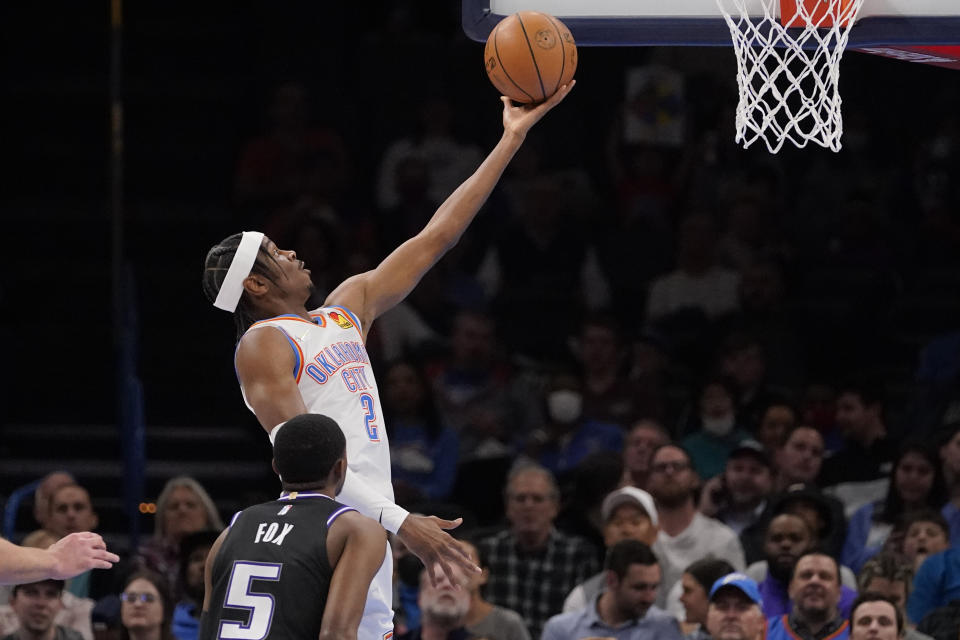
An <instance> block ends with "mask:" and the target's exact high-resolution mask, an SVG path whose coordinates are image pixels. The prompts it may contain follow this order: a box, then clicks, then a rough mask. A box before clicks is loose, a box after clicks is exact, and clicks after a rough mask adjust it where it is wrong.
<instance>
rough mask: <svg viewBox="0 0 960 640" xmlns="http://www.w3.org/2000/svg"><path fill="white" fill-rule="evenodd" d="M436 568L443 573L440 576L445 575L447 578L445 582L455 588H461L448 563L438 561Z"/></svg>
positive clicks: (457, 577)
mask: <svg viewBox="0 0 960 640" xmlns="http://www.w3.org/2000/svg"><path fill="white" fill-rule="evenodd" d="M437 567H439V569H440V570H441V571H442V572H443V573H442V574H441V575H445V576H446V577H447V580H448V581H449V582H450V584H452V585H456V586H457V587H462V586H463V585H462V584H460V580H459V576H458V575H457V574H456V572H454V570H453V567H452V566H450V564H449V563H447V562H444V561H443V560H438V561H437Z"/></svg>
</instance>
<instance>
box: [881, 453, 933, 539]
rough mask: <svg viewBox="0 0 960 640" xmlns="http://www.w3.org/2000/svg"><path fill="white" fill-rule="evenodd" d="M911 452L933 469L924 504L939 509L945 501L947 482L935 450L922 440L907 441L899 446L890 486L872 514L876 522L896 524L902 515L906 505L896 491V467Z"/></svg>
mask: <svg viewBox="0 0 960 640" xmlns="http://www.w3.org/2000/svg"><path fill="white" fill-rule="evenodd" d="M911 453H915V454H918V455H920V456H921V457H922V458H923V459H924V460H926V461H927V463H929V464H930V466H931V468H932V469H933V484H932V485H931V487H930V491H929V492H928V493H927V497H926V499H925V500H924V502H925V504H926V506H927V507H929V508H931V509H939V508H940V507H942V506H943V504H944V503H945V502H946V501H947V497H948V496H947V484H946V482H945V481H944V479H943V470H942V468H941V466H940V458H939V456H938V455H937V452H936V451H934V450H933V449H931V448H930V447H929V446H927V445H926V444H924V443H922V442H908V443H906V444H904V445H903V446H902V447H901V448H900V451H899V453H898V454H897V457H896V459H895V460H894V462H893V471H892V472H891V474H890V488H889V489H887V497H886V498H885V499H884V501H883V508H882V509H877V510H876V511H875V512H874V514H873V519H874V520H876V521H877V522H888V523H891V524H896V523H897V522H898V521H899V520H900V519H901V518H902V517H903V515H904V511H905V509H906V507H905V505H904V504H903V498H901V497H900V492H899V491H897V468H898V467H899V466H900V463H901V462H902V461H903V459H904V458H905V457H907V455H909V454H911Z"/></svg>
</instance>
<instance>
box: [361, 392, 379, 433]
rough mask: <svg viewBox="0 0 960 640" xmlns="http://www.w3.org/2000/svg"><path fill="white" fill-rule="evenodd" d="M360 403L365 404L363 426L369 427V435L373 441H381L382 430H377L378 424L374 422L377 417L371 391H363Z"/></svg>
mask: <svg viewBox="0 0 960 640" xmlns="http://www.w3.org/2000/svg"><path fill="white" fill-rule="evenodd" d="M360 404H361V405H363V426H364V427H366V428H367V437H368V438H370V441H371V442H380V432H378V431H377V425H375V424H374V423H373V421H374V420H376V419H377V410H376V406H375V405H374V404H373V396H371V395H370V394H369V393H361V394H360Z"/></svg>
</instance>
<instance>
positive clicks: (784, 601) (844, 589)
mask: <svg viewBox="0 0 960 640" xmlns="http://www.w3.org/2000/svg"><path fill="white" fill-rule="evenodd" d="M814 548H816V540H815V539H814V537H813V533H812V532H811V530H810V525H809V524H807V521H806V520H804V519H803V518H801V517H800V516H798V515H795V514H792V513H782V514H780V515H778V516H777V517H775V518H774V519H773V520H771V521H770V526H768V527H767V535H766V538H765V540H764V545H763V550H764V554H765V555H766V560H765V561H764V562H763V567H762V568H761V567H760V566H757V565H750V567H749V568H748V569H747V574H748V575H750V576H751V577H752V578H754V579H755V580H757V581H758V582H759V587H760V595H761V596H763V613H764V615H765V616H766V617H768V618H773V617H775V616H781V615H783V614H785V613H790V612H791V611H792V609H793V601H792V600H791V599H790V594H789V587H790V577H791V575H792V574H793V568H794V566H796V563H797V560H799V559H800V557H801V556H803V555H804V554H805V553H808V552H809V551H811V550H813V549H814ZM757 564H759V563H757ZM763 574H766V575H763ZM842 574H843V568H841V575H842ZM847 574H848V579H849V580H850V581H851V582H853V580H854V577H853V574H852V573H850V572H849V569H848V570H847ZM842 583H843V579H842V578H841V587H840V602H839V604H838V607H839V610H840V614H841V615H844V616H846V615H847V614H849V613H850V605H851V604H852V603H853V600H854V599H855V598H856V597H857V592H856V590H854V589H852V588H850V587H848V586H846V585H844V584H842Z"/></svg>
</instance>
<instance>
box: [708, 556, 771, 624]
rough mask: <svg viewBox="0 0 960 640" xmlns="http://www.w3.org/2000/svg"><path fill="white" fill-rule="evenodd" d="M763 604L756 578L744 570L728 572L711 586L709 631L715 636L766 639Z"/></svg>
mask: <svg viewBox="0 0 960 640" xmlns="http://www.w3.org/2000/svg"><path fill="white" fill-rule="evenodd" d="M762 605H763V600H762V599H761V597H760V592H759V591H758V590H757V583H756V582H754V581H753V580H751V579H750V578H748V577H747V576H745V575H743V574H742V573H731V574H728V575H726V576H724V577H722V578H720V579H719V580H717V581H716V582H715V583H714V584H713V587H711V589H710V606H709V607H708V609H707V632H708V633H709V634H710V637H711V638H713V640H763V638H764V636H765V635H766V633H765V632H766V620H765V619H764V617H763V611H762V610H761V607H762Z"/></svg>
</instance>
